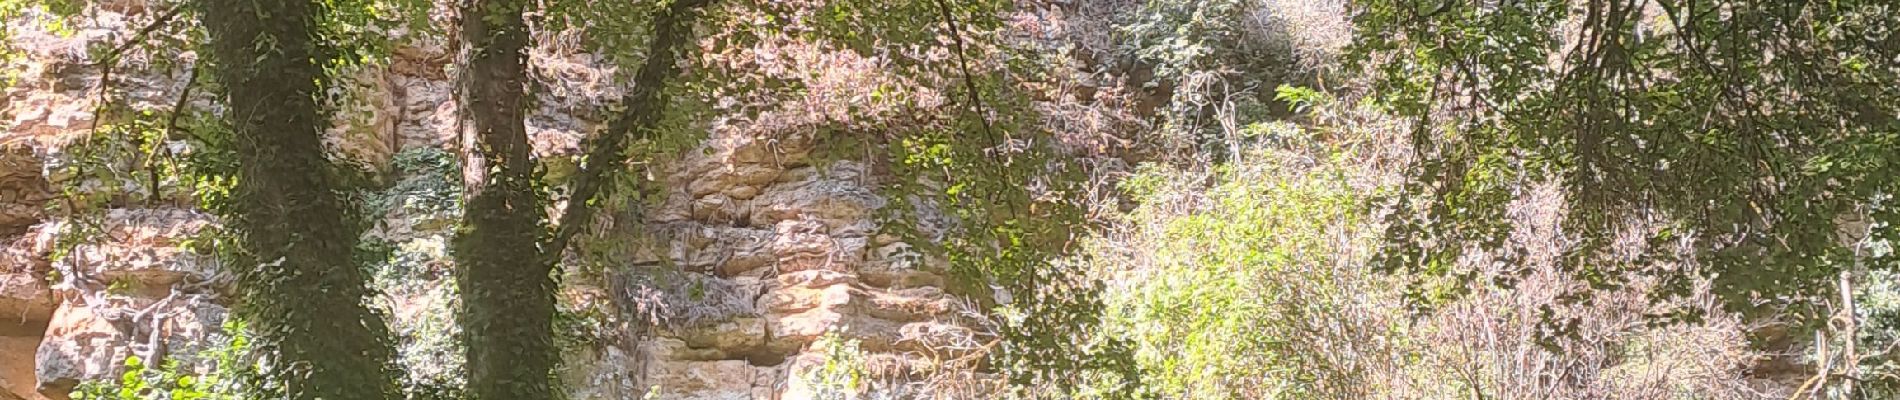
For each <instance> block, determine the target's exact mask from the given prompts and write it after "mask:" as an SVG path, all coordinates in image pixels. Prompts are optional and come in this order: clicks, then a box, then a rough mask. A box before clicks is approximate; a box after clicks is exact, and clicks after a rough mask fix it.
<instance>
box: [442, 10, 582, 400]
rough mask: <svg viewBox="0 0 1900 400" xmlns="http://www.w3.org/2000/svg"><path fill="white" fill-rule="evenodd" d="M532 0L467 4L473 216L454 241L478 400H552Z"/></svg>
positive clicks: (465, 60)
mask: <svg viewBox="0 0 1900 400" xmlns="http://www.w3.org/2000/svg"><path fill="white" fill-rule="evenodd" d="M527 4H528V3H527V1H526V0H465V1H463V2H462V4H461V6H460V10H459V12H460V16H461V17H460V20H461V21H460V23H461V26H460V35H461V41H460V43H461V45H460V47H461V48H460V49H459V52H460V55H459V56H460V58H461V59H460V64H461V72H460V75H459V76H458V77H457V82H456V84H457V87H458V96H460V102H461V105H462V108H461V113H462V115H461V121H462V130H461V135H462V166H463V177H462V179H463V185H464V187H465V188H466V190H467V193H466V194H465V196H466V198H465V202H466V204H467V209H466V210H467V211H466V212H464V213H463V215H462V228H461V229H462V230H461V232H460V233H459V234H458V235H457V236H456V241H455V249H454V252H455V253H454V256H455V261H456V263H457V265H459V266H460V268H459V270H458V274H459V275H458V276H457V284H458V286H459V289H460V290H461V293H462V296H463V297H462V304H463V310H462V332H463V334H464V335H466V341H465V342H464V343H463V345H464V347H463V348H464V353H465V354H466V355H467V357H468V364H467V365H468V371H467V372H468V385H469V388H468V389H469V394H470V395H471V396H472V397H473V398H474V399H478V400H514V399H520V400H534V399H551V398H553V385H552V379H551V378H550V374H551V373H552V371H553V368H554V364H555V362H557V361H558V359H557V357H558V356H559V353H558V352H557V351H556V349H555V347H554V332H553V321H554V311H555V310H554V289H555V282H554V280H553V277H552V276H551V273H552V272H553V267H554V261H555V259H554V257H549V256H546V253H547V252H546V251H545V250H543V249H542V248H541V247H540V246H539V245H540V244H541V241H542V239H543V237H544V235H545V232H546V231H545V229H546V224H544V223H543V221H542V220H543V215H544V209H543V207H542V204H543V203H542V201H541V198H540V197H539V196H538V195H537V194H536V193H535V190H534V179H535V176H534V166H535V163H534V160H533V159H532V158H530V157H531V153H532V151H531V150H532V146H530V145H529V143H528V133H527V127H526V125H525V122H524V119H523V117H524V116H525V115H524V113H525V110H526V105H527V103H526V100H527V93H526V92H525V91H526V89H525V87H526V84H527V70H526V60H527V53H526V48H527V45H528V27H527V24H526V23H525V21H523V20H522V12H523V11H525V9H526V7H527Z"/></svg>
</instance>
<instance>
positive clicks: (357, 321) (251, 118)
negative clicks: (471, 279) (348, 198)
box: [202, 0, 398, 400]
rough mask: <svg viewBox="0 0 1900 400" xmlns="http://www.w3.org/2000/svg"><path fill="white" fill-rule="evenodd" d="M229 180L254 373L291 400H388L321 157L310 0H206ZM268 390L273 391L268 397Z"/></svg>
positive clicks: (331, 179)
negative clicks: (231, 170) (225, 125)
mask: <svg viewBox="0 0 1900 400" xmlns="http://www.w3.org/2000/svg"><path fill="white" fill-rule="evenodd" d="M202 6H203V9H202V10H203V25H204V27H205V29H206V31H207V32H208V34H209V36H210V43H209V47H210V53H211V54H212V55H213V58H215V63H216V73H217V78H218V80H219V81H220V83H222V85H221V86H222V87H223V91H224V92H223V93H221V94H222V95H223V96H224V102H225V104H226V105H228V106H229V107H230V108H229V109H228V110H227V111H226V112H225V116H226V118H228V119H229V123H230V127H231V129H232V130H233V135H234V137H235V141H234V142H235V143H234V145H235V149H234V150H235V151H236V153H237V156H238V161H239V164H240V166H239V170H238V172H237V173H238V185H237V188H236V193H235V198H234V203H233V204H232V206H233V209H232V212H233V214H234V215H232V216H231V221H230V222H231V224H232V226H233V227H234V228H236V230H237V231H238V233H239V235H240V236H241V239H240V243H241V246H242V250H243V251H242V254H243V258H244V260H241V261H240V262H238V263H236V264H235V265H236V267H235V268H234V269H235V270H236V272H237V274H238V278H239V280H240V284H241V285H240V287H241V288H243V290H244V293H243V304H242V307H241V308H240V310H241V311H242V313H243V315H245V316H246V317H247V318H249V319H250V320H251V327H253V328H254V329H255V330H256V335H257V337H258V339H259V342H258V348H259V349H260V350H263V351H265V352H266V354H270V355H272V356H274V357H277V359H276V360H275V361H274V362H272V363H271V364H270V365H272V366H274V367H272V368H268V369H266V370H265V371H262V372H263V373H264V374H265V376H264V378H265V379H266V380H268V381H270V382H274V383H278V384H281V385H282V386H281V387H275V388H267V389H268V390H270V391H272V392H275V391H276V390H283V391H284V392H285V393H282V394H283V395H284V396H283V397H285V398H291V399H332V400H338V399H366V400H370V399H395V398H397V397H398V396H397V390H396V386H395V380H394V379H392V374H391V372H393V369H392V368H391V364H390V354H391V348H390V343H389V342H388V339H387V338H388V337H389V336H388V330H387V328H386V327H385V326H384V325H383V322H382V320H381V318H380V316H379V315H377V314H376V313H375V312H373V311H371V310H370V308H368V307H367V306H366V305H365V304H364V297H365V295H367V294H368V293H369V289H368V287H367V285H366V280H365V279H366V275H365V274H364V272H363V270H362V269H361V268H358V267H357V265H355V264H354V263H353V261H352V253H353V250H354V248H355V244H356V233H357V232H356V230H355V229H353V227H352V226H351V224H350V223H349V222H348V220H347V219H346V218H345V211H344V203H343V200H342V199H341V198H339V197H338V195H337V194H336V188H337V182H338V177H337V176H336V175H334V172H335V171H334V170H333V169H332V168H333V167H332V165H331V164H330V162H329V160H328V159H327V158H326V157H325V153H324V150H323V145H322V142H321V140H322V138H321V136H322V134H323V131H324V128H325V124H326V123H327V121H328V118H327V116H326V115H325V113H324V111H323V109H322V107H323V101H322V99H321V98H320V96H321V95H322V93H323V91H322V87H323V81H324V80H325V79H324V78H325V76H324V70H323V65H325V64H326V61H327V60H328V59H329V55H328V54H329V51H328V49H327V48H326V46H324V45H323V43H322V42H321V41H320V39H319V38H318V21H319V16H320V14H321V13H322V12H323V11H322V10H323V7H322V6H321V5H320V4H319V3H317V2H315V1H306V0H289V1H262V0H205V2H204V3H202ZM271 397H276V396H271Z"/></svg>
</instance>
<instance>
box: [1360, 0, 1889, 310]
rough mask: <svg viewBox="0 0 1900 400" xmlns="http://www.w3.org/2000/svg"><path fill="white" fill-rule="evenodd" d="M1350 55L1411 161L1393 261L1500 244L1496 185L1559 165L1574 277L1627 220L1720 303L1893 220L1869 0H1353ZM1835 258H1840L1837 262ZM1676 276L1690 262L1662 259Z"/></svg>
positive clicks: (1425, 262)
mask: <svg viewBox="0 0 1900 400" xmlns="http://www.w3.org/2000/svg"><path fill="white" fill-rule="evenodd" d="M1361 7H1362V8H1363V10H1362V11H1363V12H1362V14H1361V15H1360V16H1359V17H1358V19H1357V21H1358V24H1359V29H1360V32H1362V35H1361V36H1360V37H1359V40H1358V42H1357V44H1356V47H1355V51H1354V60H1355V61H1356V62H1357V63H1358V65H1362V66H1365V67H1366V68H1368V69H1371V70H1372V72H1374V73H1375V74H1376V76H1377V82H1376V84H1375V85H1374V86H1373V87H1372V91H1373V93H1375V94H1376V96H1378V98H1379V101H1380V102H1381V103H1382V104H1384V105H1385V106H1386V107H1389V108H1390V109H1391V110H1392V111H1393V112H1394V113H1396V114H1397V115H1399V116H1402V117H1404V118H1407V119H1410V120H1412V127H1411V129H1412V132H1413V134H1412V138H1411V141H1412V145H1413V146H1414V151H1415V152H1416V153H1417V154H1418V158H1419V160H1420V162H1419V163H1418V164H1417V166H1416V167H1415V171H1416V173H1415V176H1416V177H1418V178H1419V179H1417V180H1415V181H1414V182H1413V183H1412V184H1410V185H1408V186H1407V187H1406V189H1405V190H1404V191H1403V192H1401V193H1400V194H1399V195H1398V196H1395V197H1394V198H1393V199H1394V201H1395V202H1396V204H1395V205H1396V206H1397V207H1398V208H1399V209H1400V210H1401V212H1400V213H1396V214H1394V217H1395V219H1394V220H1393V221H1392V222H1393V223H1394V225H1393V228H1392V230H1391V232H1390V234H1391V238H1390V239H1391V240H1390V242H1391V243H1395V244H1399V245H1400V249H1401V250H1400V252H1398V253H1395V254H1393V256H1392V257H1389V258H1388V260H1387V265H1388V267H1391V268H1395V269H1415V270H1437V271H1448V272H1449V271H1453V270H1454V269H1453V268H1448V266H1449V265H1450V264H1451V263H1453V262H1454V260H1455V259H1456V258H1457V257H1459V255H1460V253H1461V249H1463V248H1464V247H1465V245H1466V244H1467V243H1483V244H1485V245H1486V246H1487V247H1497V246H1498V245H1499V244H1500V243H1501V242H1500V241H1499V238H1501V237H1502V235H1503V234H1504V233H1505V232H1506V231H1507V229H1508V225H1507V224H1503V223H1502V216H1503V215H1504V213H1505V207H1506V204H1507V203H1508V202H1509V201H1510V200H1511V199H1512V198H1513V197H1514V196H1513V192H1514V191H1516V190H1518V188H1521V187H1523V186H1525V185H1527V184H1528V183H1529V182H1542V181H1551V182H1558V183H1559V184H1561V185H1563V186H1564V187H1565V188H1566V189H1565V192H1566V193H1567V196H1566V197H1567V203H1568V206H1569V207H1570V209H1571V212H1570V213H1569V217H1568V221H1567V223H1566V226H1567V230H1569V231H1571V232H1574V233H1575V234H1576V237H1577V239H1578V240H1579V241H1580V243H1581V245H1582V246H1581V247H1580V248H1579V249H1577V250H1576V251H1573V252H1572V253H1571V254H1570V255H1569V256H1568V257H1567V263H1568V264H1569V265H1570V266H1571V269H1572V270H1573V271H1574V272H1575V273H1576V274H1578V276H1582V277H1586V278H1588V279H1589V280H1590V281H1592V282H1594V283H1597V284H1600V285H1615V284H1617V283H1619V282H1622V281H1623V280H1625V279H1626V278H1627V275H1628V274H1630V273H1643V274H1659V273H1666V272H1664V271H1655V270H1647V271H1641V272H1635V271H1623V270H1618V269H1616V268H1613V267H1611V265H1610V264H1608V263H1604V262H1603V257H1605V255H1606V254H1607V253H1608V252H1607V250H1606V247H1607V246H1608V245H1609V244H1610V243H1611V242H1612V241H1613V237H1614V236H1615V235H1617V234H1618V233H1620V232H1625V231H1626V230H1627V229H1629V226H1630V224H1632V221H1643V223H1651V222H1650V221H1660V223H1661V227H1660V228H1658V229H1654V230H1651V231H1647V232H1639V233H1638V234H1640V235H1643V236H1646V237H1647V240H1649V241H1651V242H1654V243H1665V242H1673V241H1689V242H1690V243H1693V247H1694V248H1695V249H1696V251H1695V252H1693V254H1687V255H1678V254H1650V255H1649V256H1652V257H1656V258H1657V259H1670V258H1674V257H1676V256H1685V257H1687V258H1688V259H1691V260H1695V261H1697V262H1700V263H1702V264H1705V265H1709V266H1712V267H1714V268H1712V269H1709V270H1707V271H1706V273H1707V274H1708V275H1709V276H1710V277H1713V278H1714V279H1715V281H1716V287H1717V292H1718V293H1720V294H1722V295H1723V297H1724V298H1725V299H1726V300H1727V301H1728V302H1729V304H1731V305H1734V306H1736V307H1753V306H1755V305H1757V304H1760V303H1763V302H1766V303H1770V304H1788V303H1795V304H1801V305H1811V304H1812V302H1813V301H1814V300H1815V297H1814V296H1815V295H1825V294H1829V293H1830V289H1831V288H1832V286H1833V283H1834V278H1835V277H1836V276H1837V275H1839V273H1840V272H1842V271H1848V270H1849V269H1850V268H1852V267H1855V266H1857V265H1865V266H1867V267H1874V268H1890V267H1891V266H1892V265H1894V264H1893V260H1892V259H1890V258H1889V257H1872V256H1871V255H1869V254H1867V252H1866V251H1865V247H1864V246H1865V244H1866V243H1868V242H1867V241H1866V240H1869V239H1871V240H1876V241H1879V240H1885V241H1891V240H1893V239H1895V238H1896V236H1895V235H1896V234H1900V231H1895V230H1893V229H1892V228H1891V227H1890V226H1889V225H1883V224H1882V223H1881V222H1880V221H1893V220H1894V219H1895V216H1896V215H1895V214H1894V213H1895V212H1896V210H1895V209H1894V208H1893V207H1891V205H1890V204H1889V203H1890V202H1891V200H1889V199H1890V198H1891V196H1892V195H1893V193H1894V192H1895V191H1896V190H1900V180H1896V179H1895V175H1894V174H1893V173H1892V172H1893V171H1894V170H1895V168H1896V162H1900V159H1896V158H1894V156H1895V155H1896V154H1900V152H1896V150H1900V103H1896V102H1895V101H1894V99H1895V96H1894V95H1895V92H1894V88H1895V87H1896V85H1895V83H1897V82H1900V66H1896V65H1897V64H1896V63H1895V62H1894V61H1893V60H1895V59H1896V57H1900V48H1896V47H1895V46H1894V43H1895V40H1896V38H1900V36H1896V33H1895V31H1894V29H1893V27H1892V25H1893V24H1892V21H1893V20H1894V18H1896V15H1900V14H1897V13H1900V10H1896V9H1895V7H1894V5H1893V4H1889V3H1887V2H1880V1H1869V2H1858V1H1836V2H1784V1H1738V2H1696V1H1657V2H1636V1H1627V2H1626V1H1582V2H1569V1H1527V2H1509V3H1500V4H1489V3H1482V2H1459V1H1451V2H1442V3H1429V4H1427V3H1419V2H1409V1H1366V2H1363V3H1362V4H1361ZM1850 272H1851V271H1850ZM1675 278H1676V279H1673V280H1672V282H1671V285H1672V286H1673V287H1675V288H1676V289H1677V290H1676V291H1675V292H1676V293H1680V292H1681V291H1683V290H1686V289H1687V288H1688V282H1690V280H1691V279H1690V277H1687V276H1676V277H1675Z"/></svg>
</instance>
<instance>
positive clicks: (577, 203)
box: [547, 0, 712, 258]
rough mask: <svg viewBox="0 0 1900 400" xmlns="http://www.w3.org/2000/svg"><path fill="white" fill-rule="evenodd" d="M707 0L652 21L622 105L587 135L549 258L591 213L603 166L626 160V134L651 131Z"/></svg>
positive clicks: (678, 4)
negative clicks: (599, 130)
mask: <svg viewBox="0 0 1900 400" xmlns="http://www.w3.org/2000/svg"><path fill="white" fill-rule="evenodd" d="M710 3H712V0H678V1H675V2H673V4H671V5H669V6H668V7H667V8H666V10H664V11H661V12H660V15H659V16H658V17H655V18H654V20H653V37H652V39H651V40H650V41H649V42H648V44H647V51H648V54H647V59H646V61H645V62H644V63H642V64H641V65H640V71H639V72H638V73H637V74H636V75H635V76H634V79H633V90H632V91H631V92H629V93H627V96H626V97H625V98H624V99H623V100H622V103H623V104H625V105H626V106H627V107H626V110H625V111H622V112H621V114H620V116H619V118H617V119H615V120H614V122H613V123H611V124H609V125H608V127H607V130H606V131H605V132H602V133H601V135H600V136H598V137H595V138H594V139H593V140H590V141H589V142H590V143H588V148H587V155H586V158H585V159H583V161H582V164H581V167H580V172H579V173H577V174H576V175H577V176H576V177H575V181H574V193H573V195H572V196H570V197H569V198H568V200H567V209H566V210H565V211H563V212H562V213H561V216H560V219H558V220H557V221H558V224H559V225H557V226H556V227H555V233H554V235H553V236H552V237H550V238H549V240H548V247H547V251H548V254H549V256H550V257H556V258H558V257H561V254H562V253H565V252H566V250H567V246H568V244H569V242H571V241H572V240H573V238H574V235H576V234H579V233H580V232H581V230H582V229H584V228H585V227H586V225H587V223H586V221H587V220H589V219H592V218H593V215H594V209H595V206H594V204H593V203H594V198H595V197H597V196H599V195H600V194H601V193H603V187H605V186H606V182H605V180H606V175H607V172H608V171H612V170H615V169H618V168H620V166H621V165H622V164H625V163H626V161H627V142H628V137H629V136H632V135H634V134H636V133H637V134H639V135H641V137H642V138H646V137H649V136H651V135H653V133H654V132H653V131H654V129H655V127H656V125H659V123H660V116H661V114H663V113H664V112H665V111H666V107H667V103H668V99H667V97H666V84H667V80H668V78H671V77H673V76H675V75H678V74H679V64H678V58H679V53H680V49H681V48H683V47H685V46H686V45H689V44H691V43H692V41H691V36H692V33H693V32H692V30H693V27H692V23H693V22H694V20H695V18H696V17H697V16H698V14H697V13H698V11H699V10H700V9H701V8H703V7H704V6H705V5H707V4H710Z"/></svg>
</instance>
